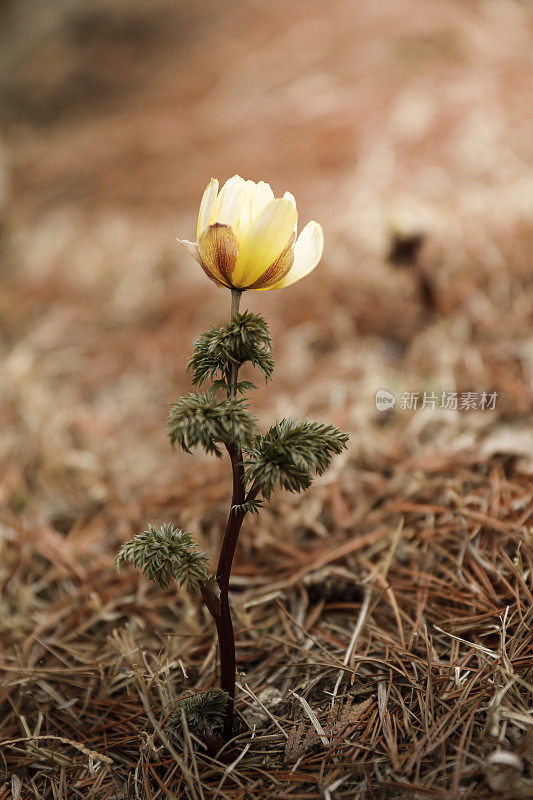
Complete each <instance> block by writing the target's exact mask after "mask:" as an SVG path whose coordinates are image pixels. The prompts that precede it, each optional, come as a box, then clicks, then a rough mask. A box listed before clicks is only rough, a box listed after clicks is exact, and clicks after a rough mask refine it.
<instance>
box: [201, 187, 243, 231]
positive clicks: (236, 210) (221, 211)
mask: <svg viewBox="0 0 533 800" xmlns="http://www.w3.org/2000/svg"><path fill="white" fill-rule="evenodd" d="M247 192H248V187H247V185H246V181H245V180H243V178H241V176H240V175H234V176H233V177H232V178H229V180H227V181H226V183H225V184H224V186H223V187H222V189H221V190H220V193H219V195H218V197H217V201H216V203H215V207H214V209H213V213H212V214H211V220H210V222H211V225H213V224H214V223H215V222H220V224H221V225H230V226H231V227H232V228H233V227H235V226H236V225H237V222H238V219H239V217H240V214H241V211H242V208H243V206H244V201H245V200H246V195H247Z"/></svg>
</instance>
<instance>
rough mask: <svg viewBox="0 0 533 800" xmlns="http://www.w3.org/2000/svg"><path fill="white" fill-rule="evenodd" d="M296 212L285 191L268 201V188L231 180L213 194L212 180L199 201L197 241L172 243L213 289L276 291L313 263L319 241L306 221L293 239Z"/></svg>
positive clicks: (318, 233) (321, 240)
mask: <svg viewBox="0 0 533 800" xmlns="http://www.w3.org/2000/svg"><path fill="white" fill-rule="evenodd" d="M297 224H298V212H297V210H296V201H295V199H294V197H293V196H292V194H291V193H290V192H285V194H284V195H283V197H278V198H275V197H274V192H273V191H272V189H271V188H270V186H269V184H268V183H265V182H264V181H259V183H254V181H245V180H244V179H243V178H241V177H240V175H234V176H233V177H232V178H230V179H229V180H227V181H226V183H225V184H224V186H223V187H222V189H221V190H220V191H219V190H218V181H217V180H216V179H215V178H212V179H211V180H210V181H209V183H208V185H207V188H206V190H205V192H204V195H203V197H202V202H201V203H200V213H199V215H198V233H197V241H196V243H195V242H189V241H187V240H186V239H178V241H179V242H181V244H183V245H184V246H185V247H186V248H187V250H188V251H189V252H190V253H191V255H193V256H194V258H196V260H197V261H198V262H199V264H200V265H201V267H202V269H203V270H204V272H205V273H206V275H207V276H208V277H209V278H211V280H213V281H215V283H217V284H218V285H219V286H226V287H228V288H229V289H239V290H240V291H244V290H245V289H246V290H253V291H263V290H266V289H282V288H283V287H284V286H290V285H291V284H292V283H295V282H296V281H299V280H300V278H304V277H305V276H306V275H308V274H309V273H310V272H311V271H312V270H313V269H314V268H315V267H316V265H317V264H318V262H319V261H320V258H321V256H322V250H323V249H324V236H323V234H322V228H321V227H320V225H319V224H318V222H314V221H312V222H308V223H307V225H306V226H305V228H304V229H303V230H302V232H301V233H300V235H299V236H298V237H297Z"/></svg>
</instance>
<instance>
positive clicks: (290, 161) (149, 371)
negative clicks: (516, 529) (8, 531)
mask: <svg viewBox="0 0 533 800" xmlns="http://www.w3.org/2000/svg"><path fill="white" fill-rule="evenodd" d="M530 11H531V9H530V6H529V5H528V4H527V3H518V2H511V1H509V0H487V1H486V2H465V1H464V0H463V2H459V1H457V2H453V1H452V2H450V1H449V0H446V2H444V0H443V2H440V0H437V1H436V2H432V3H430V4H428V3H425V2H422V1H421V2H413V1H412V0H410V1H409V2H402V0H399V1H398V0H394V2H380V3H373V2H364V0H358V1H357V2H353V1H352V0H332V1H331V2H327V3H325V2H323V0H314V1H311V2H306V3H290V2H289V3H288V2H268V3H267V2H257V1H255V2H251V1H249V2H248V1H247V2H243V3H239V4H238V5H236V4H231V3H223V2H216V0H208V2H206V3H201V4H199V3H196V2H193V1H192V0H191V2H188V1H187V0H180V2H175V1H174V2H167V1H166V0H150V2H143V0H136V1H135V2H130V1H128V2H126V1H125V0H124V2H121V1H120V0H119V2H115V3H112V4H109V3H107V2H98V1H97V2H95V1H94V0H91V2H85V1H84V0H59V2H56V3H53V4H50V3H40V2H37V1H36V0H35V1H34V0H18V2H14V1H12V2H3V3H2V5H1V8H0V14H1V25H0V53H1V56H0V58H1V62H0V75H1V78H0V103H1V112H2V123H3V124H2V151H1V157H2V167H1V170H2V172H1V203H2V245H1V246H2V265H1V269H2V272H1V282H2V283H1V293H0V325H1V332H2V367H1V369H2V378H1V392H2V398H3V402H2V425H1V432H0V440H1V452H2V454H3V455H2V459H3V471H2V486H1V492H2V500H3V501H4V502H5V503H6V504H7V505H8V506H9V507H10V508H11V509H12V510H14V511H21V510H31V511H32V512H38V513H39V514H42V515H44V518H45V519H46V520H48V521H50V523H51V525H52V526H53V527H57V526H59V528H60V529H62V530H63V531H64V530H65V529H68V527H69V526H70V525H71V524H72V523H74V522H75V520H76V519H77V518H78V517H79V515H81V514H84V513H87V511H89V510H91V509H92V508H93V506H94V505H95V504H96V505H98V504H101V503H108V502H109V501H110V500H118V501H119V502H120V503H130V502H134V501H140V500H142V499H143V498H144V497H145V496H146V494H150V493H153V492H156V493H157V492H161V491H162V490H163V487H165V486H168V487H176V486H178V485H179V483H180V480H182V479H183V476H185V475H187V474H190V473H192V471H193V463H194V462H193V460H191V459H190V458H189V459H187V458H185V457H183V456H175V455H173V454H172V453H171V452H170V449H169V447H168V445H167V441H166V439H165V435H164V430H163V428H164V421H165V418H166V413H167V408H168V404H169V402H170V401H171V400H172V398H173V397H174V396H175V395H176V394H179V393H181V392H183V391H185V390H186V389H187V388H188V386H189V379H188V376H186V375H184V366H185V359H186V358H187V357H188V354H189V352H190V350H189V344H190V342H191V341H192V340H193V339H194V338H195V337H196V336H197V335H198V334H199V333H200V332H201V331H202V330H204V329H205V328H206V327H207V326H209V325H211V324H213V323H219V322H220V321H223V320H225V319H226V317H227V315H228V307H229V298H228V297H227V294H226V293H224V292H223V291H222V290H218V289H217V287H216V286H214V285H212V284H211V283H209V282H207V281H206V280H205V277H204V275H203V273H202V272H201V271H200V270H199V269H198V267H197V265H196V264H195V262H193V261H192V259H190V258H189V257H188V256H187V255H186V254H185V253H184V252H183V250H181V248H180V247H179V246H178V245H177V243H176V242H175V237H176V236H179V237H182V238H194V232H195V222H196V215H197V210H198V205H199V201H200V198H201V195H202V192H203V189H204V186H205V184H206V183H207V181H208V180H209V178H210V177H211V176H214V177H218V178H219V179H220V180H221V181H223V180H225V179H226V178H228V177H229V176H231V175H232V174H234V173H235V172H237V173H239V174H241V175H242V176H244V177H245V178H252V179H253V180H260V179H264V180H266V181H268V182H270V183H271V184H272V186H273V188H274V190H275V193H276V195H281V194H283V192H284V191H285V190H286V189H290V190H291V191H292V192H293V193H294V195H295V196H296V198H297V202H298V209H299V215H300V223H301V225H303V224H305V222H306V221H307V220H309V219H317V220H319V221H320V222H321V224H322V225H323V227H324V231H325V240H326V247H325V255H324V259H323V262H322V263H321V265H320V268H319V269H317V270H316V271H315V272H314V273H313V274H312V275H311V276H310V277H308V278H307V279H306V280H305V281H302V282H300V283H298V284H296V285H294V286H292V287H291V288H290V289H287V290H285V291H278V292H268V293H266V294H265V293H253V292H251V293H248V294H247V295H246V296H245V298H244V307H249V308H251V309H253V310H256V311H261V312H262V313H264V314H265V315H266V316H267V317H268V318H269V320H270V321H271V324H272V328H273V332H274V335H275V342H276V350H275V356H276V359H277V365H278V366H277V371H276V374H275V380H274V382H273V384H272V386H271V387H270V389H269V391H268V395H266V394H265V393H264V392H261V393H259V395H257V396H256V398H255V402H257V403H259V404H260V405H261V407H262V410H263V412H264V414H263V417H264V420H262V421H264V422H266V423H269V422H270V420H271V419H272V417H273V416H274V415H276V414H277V415H290V414H299V415H305V414H309V415H311V416H314V417H316V416H317V415H319V416H320V415H323V416H324V418H326V419H334V421H335V422H336V423H337V424H338V425H340V426H341V427H342V426H344V427H347V428H349V429H350V430H351V431H353V433H354V435H353V436H352V444H351V448H352V455H353V454H354V453H355V454H357V453H361V452H368V453H372V457H377V458H379V457H380V454H381V456H383V455H384V454H385V453H389V454H390V453H391V452H393V453H394V455H395V457H397V458H400V457H401V456H405V455H409V454H410V453H411V452H412V451H413V450H416V449H417V448H420V447H428V448H429V449H433V448H434V447H435V444H436V441H437V440H438V442H439V444H443V443H446V444H449V445H450V446H453V444H454V442H456V441H457V437H458V436H460V437H461V438H460V445H461V446H464V445H467V444H469V443H471V442H472V441H474V440H477V439H478V437H479V436H480V435H481V433H482V430H481V429H484V428H485V427H486V425H487V424H488V425H490V426H493V425H494V419H495V415H494V414H491V413H490V412H488V411H485V412H484V413H483V414H476V413H473V412H470V413H469V414H460V413H459V414H457V413H453V412H442V411H440V412H431V411H430V412H429V413H428V411H427V409H426V410H424V411H420V410H419V411H418V412H417V413H413V414H411V413H410V412H408V411H400V410H399V407H398V405H397V406H396V408H395V409H394V411H392V412H391V413H389V414H385V415H383V414H380V413H377V412H376V408H375V403H374V394H375V391H376V390H378V389H380V388H384V389H387V390H389V391H391V392H394V393H395V394H396V395H397V396H399V395H400V394H401V392H403V391H409V392H416V391H418V392H423V391H425V390H426V391H435V392H437V393H439V392H441V391H453V390H456V391H468V390H472V391H477V392H481V391H487V392H488V391H497V392H498V393H499V396H498V398H497V404H496V416H497V417H500V416H501V415H504V416H505V417H507V418H509V417H522V418H527V421H528V423H529V418H528V417H529V412H530V410H531V392H532V371H533V344H532V337H531V333H532V322H533V319H532V314H533V273H532V270H531V264H530V263H528V261H527V257H528V252H529V251H530V246H531V233H532V228H531V223H532V220H531V210H532V207H533V174H532V171H531V169H530V166H531V161H530V158H531V149H532V148H531V141H532V137H531V133H532V131H531V62H532V60H533V50H532V47H531V42H532V39H531V13H530ZM398 256H399V257H398ZM415 262H416V264H415ZM421 271H422V272H421ZM421 274H422V276H424V275H426V277H427V280H426V279H424V278H423V277H422V280H421ZM428 283H429V289H428V285H427V284H428ZM524 424H525V422H524ZM521 433H522V432H521ZM518 439H521V436H519V437H518ZM522 441H523V439H522ZM530 444H531V439H529V441H528V442H527V446H526V448H525V449H526V450H530ZM197 461H198V460H197ZM200 462H201V464H202V466H201V471H206V472H207V473H209V474H210V475H213V472H212V471H213V470H214V473H217V470H218V469H219V467H220V465H219V464H217V463H214V464H213V462H212V460H209V459H206V460H205V463H204V459H199V463H200ZM224 466H225V465H224ZM194 469H196V466H194Z"/></svg>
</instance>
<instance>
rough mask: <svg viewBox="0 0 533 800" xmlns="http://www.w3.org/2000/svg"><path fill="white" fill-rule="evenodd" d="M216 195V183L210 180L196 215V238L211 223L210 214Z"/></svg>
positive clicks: (215, 180) (212, 179) (214, 179)
mask: <svg viewBox="0 0 533 800" xmlns="http://www.w3.org/2000/svg"><path fill="white" fill-rule="evenodd" d="M217 194H218V181H217V179H216V178H211V180H210V181H209V183H208V184H207V187H206V190H205V192H204V194H203V197H202V202H201V203H200V213H199V214H198V231H197V238H199V237H200V234H201V233H203V232H204V231H205V229H206V228H207V226H208V225H209V223H210V222H211V214H212V213H213V208H214V206H215V202H216V199H217Z"/></svg>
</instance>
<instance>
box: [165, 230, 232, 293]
mask: <svg viewBox="0 0 533 800" xmlns="http://www.w3.org/2000/svg"><path fill="white" fill-rule="evenodd" d="M177 241H178V242H179V243H180V244H182V245H183V246H184V248H185V249H186V251H187V252H188V253H189V254H190V255H191V256H192V257H193V258H195V259H196V261H198V263H199V264H200V266H201V268H202V269H203V271H204V272H205V274H206V275H207V277H208V278H211V280H212V281H214V282H215V283H216V284H218V286H224V287H225V286H226V284H225V283H223V282H222V281H221V280H220V279H219V278H218V277H217V276H216V275H214V274H213V273H212V272H210V271H209V269H208V268H207V266H206V265H205V264H204V262H203V261H202V257H201V255H200V250H199V249H198V245H197V244H196V242H189V241H187V239H178V240H177Z"/></svg>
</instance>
